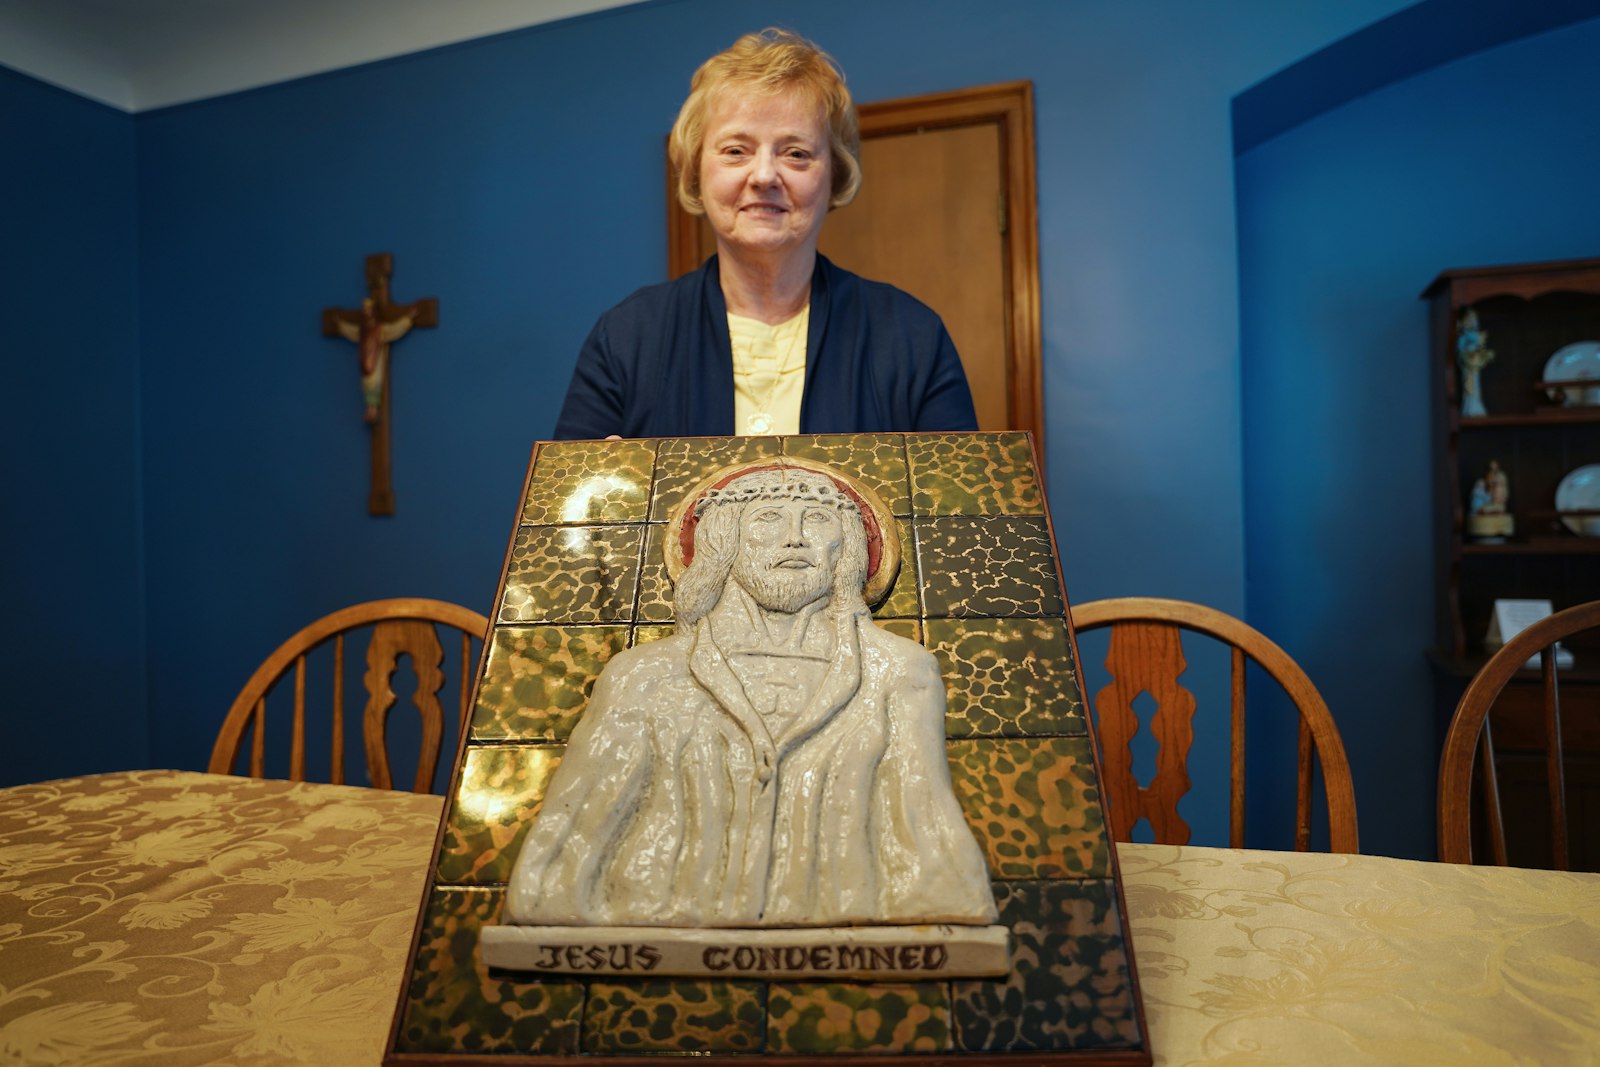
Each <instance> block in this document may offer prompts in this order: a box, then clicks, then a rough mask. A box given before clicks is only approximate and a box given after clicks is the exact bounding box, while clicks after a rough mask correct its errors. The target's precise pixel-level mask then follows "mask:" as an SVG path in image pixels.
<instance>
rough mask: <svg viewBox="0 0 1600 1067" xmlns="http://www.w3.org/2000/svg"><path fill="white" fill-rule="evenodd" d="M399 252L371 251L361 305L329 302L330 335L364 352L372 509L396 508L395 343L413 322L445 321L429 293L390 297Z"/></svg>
mask: <svg viewBox="0 0 1600 1067" xmlns="http://www.w3.org/2000/svg"><path fill="white" fill-rule="evenodd" d="M393 273H394V256H392V255H390V254H389V253H388V252H381V253H379V254H378V255H375V256H368V257H367V295H366V297H365V298H363V299H362V301H361V306H360V307H358V308H323V310H322V334H323V336H324V337H343V338H344V339H345V340H347V341H354V342H355V343H356V347H357V348H358V350H359V351H360V353H361V396H362V400H363V402H364V405H365V409H366V410H365V413H364V414H363V416H362V417H363V418H364V419H365V420H366V422H367V424H368V425H369V426H371V427H372V482H371V490H370V491H369V492H368V494H367V514H368V515H393V514H394V486H393V484H392V483H391V481H390V476H389V346H390V345H391V344H392V343H394V342H395V341H398V340H400V338H402V337H404V336H405V335H406V334H407V333H408V332H410V330H411V328H412V327H413V326H416V327H431V326H437V325H439V301H438V299H437V298H436V297H431V296H430V297H424V298H423V299H421V300H413V301H412V302H411V303H409V304H395V303H391V302H390V300H389V276H390V275H391V274H393Z"/></svg>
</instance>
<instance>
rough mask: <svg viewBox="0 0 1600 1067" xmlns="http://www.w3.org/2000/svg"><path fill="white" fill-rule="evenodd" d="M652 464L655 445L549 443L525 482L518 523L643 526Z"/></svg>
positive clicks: (625, 442) (532, 524)
mask: <svg viewBox="0 0 1600 1067" xmlns="http://www.w3.org/2000/svg"><path fill="white" fill-rule="evenodd" d="M655 459H656V447H655V442H654V441H547V442H545V443H544V444H542V445H540V446H539V458H538V459H537V460H535V461H534V465H533V477H532V478H530V479H529V480H528V497H527V499H526V500H524V501H523V503H522V523H523V525H524V526H546V525H552V524H557V523H561V524H566V523H605V522H643V521H644V519H645V514H646V511H647V509H648V507H649V503H650V478H651V475H652V473H653V471H654V468H655Z"/></svg>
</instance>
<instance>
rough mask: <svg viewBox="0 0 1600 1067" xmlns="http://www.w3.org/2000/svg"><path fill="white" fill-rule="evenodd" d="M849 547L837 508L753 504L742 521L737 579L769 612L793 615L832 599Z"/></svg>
mask: <svg viewBox="0 0 1600 1067" xmlns="http://www.w3.org/2000/svg"><path fill="white" fill-rule="evenodd" d="M843 544H844V527H843V523H842V522H841V518H840V515H839V509H838V508H836V507H834V506H832V505H831V504H823V503H817V502H815V501H806V500H756V501H752V502H751V503H749V504H747V505H745V509H744V513H743V514H742V515H741V516H740V518H739V548H738V552H737V555H736V556H735V557H734V561H733V579H734V581H736V582H738V583H739V585H740V586H741V587H742V588H743V589H744V590H745V591H746V592H747V593H749V594H750V595H751V596H752V597H753V598H754V599H755V602H756V603H757V604H759V605H760V606H761V607H762V608H764V609H766V610H767V611H781V612H786V613H789V614H793V613H794V612H797V611H799V610H800V609H801V608H803V607H805V606H806V605H808V604H811V603H814V602H815V601H818V600H821V599H822V598H823V597H825V596H827V595H828V592H829V590H830V589H831V588H832V587H833V572H834V567H835V566H836V565H837V564H838V562H839V553H840V549H841V546H842V545H843Z"/></svg>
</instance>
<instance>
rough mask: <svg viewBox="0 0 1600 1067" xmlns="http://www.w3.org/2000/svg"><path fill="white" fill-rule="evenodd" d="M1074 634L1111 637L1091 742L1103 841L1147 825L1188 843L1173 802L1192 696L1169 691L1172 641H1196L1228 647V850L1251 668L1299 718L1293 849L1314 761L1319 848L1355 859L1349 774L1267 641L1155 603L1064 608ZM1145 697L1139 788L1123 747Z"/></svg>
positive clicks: (1305, 694)
mask: <svg viewBox="0 0 1600 1067" xmlns="http://www.w3.org/2000/svg"><path fill="white" fill-rule="evenodd" d="M1072 626H1073V629H1074V631H1076V632H1077V633H1080V634H1081V633H1083V632H1084V631H1087V630H1093V629H1097V628H1099V627H1103V626H1109V627H1110V628H1111V641H1110V649H1109V651H1108V652H1107V654H1106V669H1107V670H1108V671H1109V672H1110V674H1111V681H1110V683H1109V684H1108V685H1106V686H1105V687H1104V688H1102V689H1101V690H1100V691H1099V692H1098V693H1096V694H1095V698H1094V707H1095V719H1096V725H1097V729H1098V733H1099V736H1100V743H1101V755H1102V759H1103V761H1104V767H1103V768H1102V770H1103V772H1104V775H1105V781H1104V782H1103V783H1102V786H1103V789H1102V794H1103V799H1104V800H1105V801H1106V807H1107V810H1108V813H1109V814H1108V817H1109V818H1110V820H1111V832H1112V836H1113V837H1114V838H1115V839H1116V840H1118V841H1127V840H1130V839H1131V838H1130V834H1131V833H1132V831H1133V827H1134V824H1136V823H1137V822H1138V821H1139V819H1140V818H1145V819H1148V820H1149V823H1150V827H1151V830H1152V831H1153V833H1154V835H1155V838H1156V840H1157V841H1158V842H1160V843H1162V844H1173V845H1181V844H1187V843H1188V841H1189V825H1188V823H1186V822H1185V821H1184V820H1183V819H1182V818H1181V817H1180V816H1179V815H1178V801H1179V800H1180V799H1182V797H1183V795H1184V794H1185V793H1187V792H1188V791H1189V772H1188V759H1189V747H1190V745H1191V744H1192V743H1193V741H1194V713H1195V697H1194V694H1193V693H1191V692H1190V691H1189V690H1188V689H1185V688H1184V687H1183V686H1182V685H1180V684H1179V682H1178V677H1179V676H1180V675H1181V674H1182V673H1183V671H1184V669H1185V668H1186V667H1187V665H1188V664H1187V661H1186V660H1185V659H1184V655H1183V644H1182V638H1181V635H1182V632H1183V631H1185V630H1188V631H1191V632H1195V633H1200V634H1204V635H1206V636H1207V637H1210V638H1214V639H1215V640H1217V641H1219V642H1221V643H1223V644H1225V645H1227V646H1229V648H1230V651H1231V659H1232V720H1231V721H1232V735H1233V743H1232V750H1231V758H1230V767H1229V772H1230V778H1231V782H1232V789H1231V795H1230V803H1229V830H1228V842H1229V844H1230V845H1231V846H1232V847H1234V848H1243V847H1244V813H1245V806H1244V805H1245V761H1244V756H1245V667H1246V663H1247V661H1254V662H1255V663H1256V664H1258V665H1259V666H1260V667H1262V668H1263V669H1265V670H1266V672H1267V674H1269V675H1270V676H1271V677H1272V678H1273V679H1274V680H1275V681H1276V682H1277V683H1278V684H1279V685H1280V686H1282V687H1283V689H1284V691H1285V692H1286V693H1287V694H1288V695H1289V697H1290V699H1291V700H1293V701H1294V704H1295V706H1296V707H1297V708H1298V709H1299V712H1300V733H1299V761H1298V779H1297V789H1296V797H1295V848H1296V850H1298V851H1301V852H1305V851H1307V850H1308V849H1309V848H1310V847H1311V788H1312V757H1313V755H1316V756H1320V757H1321V762H1322V779H1323V791H1324V795H1325V796H1326V798H1327V805H1328V838H1329V848H1330V850H1331V851H1333V852H1356V851H1358V848H1357V835H1356V801H1355V790H1354V788H1353V786H1352V784H1351V781H1350V765H1349V763H1348V761H1347V760H1346V759H1345V754H1344V744H1343V742H1342V741H1340V739H1339V730H1338V727H1337V726H1335V725H1334V721H1333V716H1332V715H1331V714H1330V713H1329V711H1328V706H1327V704H1326V703H1324V702H1323V699H1322V697H1321V695H1320V694H1318V692H1317V690H1316V687H1315V686H1313V685H1312V684H1311V680H1310V679H1309V678H1307V677H1306V674H1305V672H1304V671H1302V670H1301V669H1300V667H1299V665H1298V664H1296V663H1295V662H1294V660H1292V659H1290V658H1289V654H1288V653H1286V652H1284V651H1283V649H1281V648H1279V647H1278V646H1277V645H1276V644H1274V643H1273V642H1272V641H1271V640H1270V639H1268V638H1267V637H1266V636H1264V635H1263V634H1262V633H1260V632H1259V631H1258V630H1255V629H1254V628H1252V627H1250V626H1248V625H1247V624H1245V623H1243V622H1241V621H1240V620H1238V619H1236V618H1234V617H1233V616H1231V615H1227V614H1224V613H1223V612H1220V611H1217V610H1215V609H1214V608H1208V607H1205V606H1203V605H1200V604H1192V603H1189V602H1187V601H1183V600H1164V599H1161V598H1157V597H1117V598H1114V599H1110V600H1096V601H1092V602H1090V603H1087V604H1079V605H1076V606H1074V607H1073V608H1072ZM1141 693H1149V694H1150V696H1151V698H1152V699H1153V700H1154V701H1155V703H1156V705H1157V708H1156V710H1155V711H1154V712H1153V713H1152V714H1151V715H1150V721H1149V723H1148V724H1147V726H1148V728H1149V729H1150V730H1151V731H1152V733H1153V735H1154V739H1155V741H1156V744H1157V746H1158V749H1157V756H1156V765H1157V771H1156V775H1155V777H1154V778H1153V779H1152V780H1151V782H1150V783H1149V785H1146V786H1141V785H1139V783H1138V780H1137V779H1136V778H1135V776H1134V773H1133V755H1132V751H1131V749H1130V742H1131V741H1132V740H1133V737H1134V735H1135V734H1136V733H1138V731H1139V726H1140V723H1139V717H1138V713H1137V712H1136V711H1135V710H1134V706H1133V705H1134V701H1135V700H1136V699H1137V698H1138V696H1139V695H1140V694H1141Z"/></svg>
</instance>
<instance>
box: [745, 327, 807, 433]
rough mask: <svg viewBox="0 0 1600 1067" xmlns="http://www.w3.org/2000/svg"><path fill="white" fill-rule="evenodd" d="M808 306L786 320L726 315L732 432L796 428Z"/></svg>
mask: <svg viewBox="0 0 1600 1067" xmlns="http://www.w3.org/2000/svg"><path fill="white" fill-rule="evenodd" d="M810 324H811V305H810V304H807V305H806V306H805V307H803V308H801V309H800V314H798V315H796V316H795V317H794V318H792V319H790V320H788V321H787V322H780V323H778V325H776V326H768V325H767V324H766V323H764V322H761V321H760V320H759V319H747V318H745V317H744V316H742V315H731V314H730V315H729V316H728V339H729V340H730V341H731V342H732V343H733V432H734V433H736V434H750V435H755V434H792V433H799V432H800V399H801V396H802V394H803V393H804V392H805V384H806V331H807V328H808V327H809V326H810Z"/></svg>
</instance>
